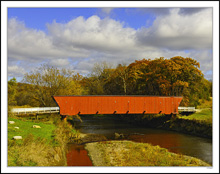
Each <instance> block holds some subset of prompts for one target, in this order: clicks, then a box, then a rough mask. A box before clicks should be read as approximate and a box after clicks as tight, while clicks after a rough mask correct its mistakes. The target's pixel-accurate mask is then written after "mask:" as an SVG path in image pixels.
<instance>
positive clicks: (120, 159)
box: [85, 141, 210, 166]
mask: <svg viewBox="0 0 220 174" xmlns="http://www.w3.org/2000/svg"><path fill="white" fill-rule="evenodd" d="M85 148H86V149H87V150H88V152H89V156H90V158H91V159H92V162H93V165H94V166H210V165H209V164H207V163H205V162H203V161H202V160H199V159H197V158H193V157H189V156H185V155H180V154H174V153H170V152H169V151H168V150H167V149H165V148H160V147H159V146H152V145H150V144H147V143H135V142H132V141H106V142H96V143H88V144H86V146H85Z"/></svg>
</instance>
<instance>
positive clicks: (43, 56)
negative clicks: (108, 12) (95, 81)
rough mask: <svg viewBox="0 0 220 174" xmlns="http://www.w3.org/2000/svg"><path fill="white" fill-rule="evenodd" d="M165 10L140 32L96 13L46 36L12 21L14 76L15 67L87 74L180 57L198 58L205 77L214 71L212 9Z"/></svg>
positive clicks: (50, 27)
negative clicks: (102, 66) (106, 65)
mask: <svg viewBox="0 0 220 174" xmlns="http://www.w3.org/2000/svg"><path fill="white" fill-rule="evenodd" d="M165 12H166V15H159V16H158V17H157V18H156V19H155V21H154V23H153V25H152V26H150V27H149V28H144V27H143V28H141V29H139V30H135V29H133V28H129V27H125V25H124V23H123V21H122V22H121V21H116V20H113V19H111V18H109V17H107V18H104V19H101V18H100V17H98V16H96V15H94V16H91V17H89V18H88V19H85V18H84V17H83V16H80V17H77V18H75V19H73V20H71V21H69V22H67V23H57V22H56V21H54V22H53V23H48V24H47V28H48V34H46V33H45V32H43V31H40V30H34V29H30V28H27V27H26V26H25V24H24V23H23V22H20V21H18V20H17V19H15V18H13V19H9V21H8V58H9V61H10V62H9V66H10V67H11V69H10V68H9V70H10V71H9V73H10V74H11V75H12V74H13V73H14V75H16V73H18V72H16V71H15V70H16V68H15V67H14V70H13V68H12V67H13V66H15V65H16V66H17V67H18V66H21V67H22V68H24V69H25V70H24V69H23V70H22V71H30V70H31V69H33V68H34V66H39V65H40V64H42V63H48V64H50V65H53V66H56V67H58V68H62V67H65V68H72V67H74V70H75V71H76V72H79V73H83V74H87V73H89V72H90V71H91V70H92V67H93V65H94V63H96V62H102V61H107V62H112V64H114V65H117V64H118V63H127V64H129V63H131V62H133V61H134V60H137V59H139V60H140V59H143V58H151V59H154V58H158V57H165V58H171V57H174V56H182V57H191V58H194V59H196V60H197V61H199V62H200V64H201V70H203V72H204V73H205V72H208V71H209V70H211V69H212V54H211V53H210V50H211V49H212V9H211V8H207V9H203V10H196V11H193V12H192V11H190V12H188V11H187V10H185V11H184V10H182V12H181V10H180V9H179V8H172V9H170V11H169V13H168V12H167V11H165ZM186 49H187V50H188V53H186V52H185V50H186ZM16 61H20V64H17V63H16ZM21 74H22V73H21ZM21 74H20V75H21Z"/></svg>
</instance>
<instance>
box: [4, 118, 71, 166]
mask: <svg viewBox="0 0 220 174" xmlns="http://www.w3.org/2000/svg"><path fill="white" fill-rule="evenodd" d="M50 116H51V115H50ZM46 118H47V117H45V119H44V118H42V119H41V120H32V121H31V120H30V119H29V118H16V117H14V116H13V117H12V116H9V117H8V121H14V122H15V123H14V124H8V166H65V165H66V157H65V151H66V147H65V146H66V143H67V142H68V141H69V138H70V137H73V136H74V134H75V130H74V129H73V128H72V126H71V125H69V124H68V123H67V122H63V121H60V119H59V118H60V117H59V116H58V115H57V117H55V116H54V117H53V119H52V120H51V119H50V118H49V119H46ZM33 125H38V126H40V127H41V128H33ZM15 127H19V129H16V128H15ZM14 136H22V139H21V140H14V139H13V137H14Z"/></svg>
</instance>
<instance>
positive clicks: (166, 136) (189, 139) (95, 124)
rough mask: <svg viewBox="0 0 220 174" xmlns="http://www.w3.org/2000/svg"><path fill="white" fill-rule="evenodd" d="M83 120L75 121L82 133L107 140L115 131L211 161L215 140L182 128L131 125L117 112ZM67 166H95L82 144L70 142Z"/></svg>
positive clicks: (128, 138) (113, 136) (113, 137)
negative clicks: (117, 114)
mask: <svg viewBox="0 0 220 174" xmlns="http://www.w3.org/2000/svg"><path fill="white" fill-rule="evenodd" d="M81 119H82V120H83V122H82V123H81V122H79V121H76V122H75V128H76V129H77V130H79V131H80V132H81V133H93V134H101V135H104V136H105V137H106V138H107V139H108V140H115V139H117V138H118V137H117V136H116V135H118V134H120V135H123V138H124V139H126V140H132V141H135V142H143V143H150V144H152V145H159V146H160V147H163V148H166V149H168V150H169V151H170V152H174V153H179V154H183V155H188V156H192V157H196V158H199V159H201V160H203V161H205V162H207V163H209V164H212V140H211V139H207V138H201V137H196V136H192V135H187V134H183V133H179V132H174V131H168V130H161V129H153V128H148V127H141V126H137V125H131V124H129V123H126V122H124V121H121V120H120V119H119V118H118V117H116V116H111V115H106V116H81ZM67 165H68V166H92V163H91V161H90V159H89V157H88V155H87V151H86V150H85V149H84V146H83V145H74V144H69V145H68V153H67Z"/></svg>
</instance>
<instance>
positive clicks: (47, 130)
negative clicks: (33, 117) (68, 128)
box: [8, 117, 55, 142]
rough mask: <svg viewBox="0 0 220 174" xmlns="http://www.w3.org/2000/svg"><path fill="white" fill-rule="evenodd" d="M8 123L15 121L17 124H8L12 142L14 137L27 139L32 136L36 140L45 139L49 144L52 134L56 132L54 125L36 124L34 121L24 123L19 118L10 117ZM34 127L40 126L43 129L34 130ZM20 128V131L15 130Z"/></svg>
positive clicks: (9, 137)
mask: <svg viewBox="0 0 220 174" xmlns="http://www.w3.org/2000/svg"><path fill="white" fill-rule="evenodd" d="M8 121H14V122H15V124H9V123H8V139H9V140H11V139H12V138H13V137H14V136H22V138H23V139H24V138H26V137H27V136H28V135H29V134H32V135H33V136H34V137H35V138H38V137H40V138H44V139H46V140H47V142H50V141H51V140H52V139H53V138H52V132H53V131H54V130H55V125H54V124H46V123H43V122H39V123H35V122H33V121H27V120H26V121H24V120H20V119H17V118H12V117H9V118H8ZM33 125H39V126H40V127H41V128H33ZM15 127H19V129H15Z"/></svg>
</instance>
